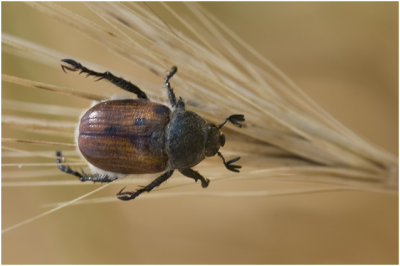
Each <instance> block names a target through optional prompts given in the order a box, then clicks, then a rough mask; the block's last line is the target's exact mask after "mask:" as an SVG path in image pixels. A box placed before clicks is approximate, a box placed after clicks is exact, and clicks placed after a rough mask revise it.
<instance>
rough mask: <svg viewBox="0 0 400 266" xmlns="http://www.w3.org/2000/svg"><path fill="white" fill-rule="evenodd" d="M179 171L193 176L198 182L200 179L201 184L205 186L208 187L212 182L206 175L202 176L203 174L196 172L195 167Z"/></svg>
mask: <svg viewBox="0 0 400 266" xmlns="http://www.w3.org/2000/svg"><path fill="white" fill-rule="evenodd" d="M179 172H181V173H182V174H183V175H184V176H187V177H190V178H193V179H194V180H195V181H196V182H197V180H200V181H201V186H202V187H204V188H206V187H208V184H209V183H210V180H209V179H207V178H204V176H202V175H201V174H199V172H196V171H195V170H193V169H190V168H186V169H182V170H179Z"/></svg>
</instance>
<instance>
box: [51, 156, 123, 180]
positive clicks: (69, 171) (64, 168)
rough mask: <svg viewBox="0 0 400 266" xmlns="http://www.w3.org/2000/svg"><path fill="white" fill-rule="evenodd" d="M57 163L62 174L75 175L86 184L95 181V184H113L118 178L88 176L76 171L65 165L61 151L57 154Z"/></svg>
mask: <svg viewBox="0 0 400 266" xmlns="http://www.w3.org/2000/svg"><path fill="white" fill-rule="evenodd" d="M56 157H57V158H56V162H57V164H58V169H60V170H61V171H62V172H64V173H67V174H71V175H74V176H76V177H78V178H79V180H80V181H82V182H85V181H93V182H100V183H107V182H112V181H114V180H115V179H117V178H116V177H111V176H108V175H98V174H95V175H88V174H86V173H85V172H83V171H82V173H81V172H78V171H74V170H72V169H71V167H69V166H68V165H64V164H63V163H64V157H63V156H62V153H61V152H60V151H57V152H56Z"/></svg>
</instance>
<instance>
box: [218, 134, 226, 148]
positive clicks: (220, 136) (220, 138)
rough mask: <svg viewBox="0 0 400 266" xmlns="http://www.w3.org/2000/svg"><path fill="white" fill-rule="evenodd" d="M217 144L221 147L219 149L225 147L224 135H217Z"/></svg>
mask: <svg viewBox="0 0 400 266" xmlns="http://www.w3.org/2000/svg"><path fill="white" fill-rule="evenodd" d="M219 144H220V145H221V147H224V145H225V135H224V133H221V134H220V135H219Z"/></svg>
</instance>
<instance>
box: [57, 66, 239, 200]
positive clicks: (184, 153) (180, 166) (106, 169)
mask: <svg viewBox="0 0 400 266" xmlns="http://www.w3.org/2000/svg"><path fill="white" fill-rule="evenodd" d="M62 62H64V63H66V65H62V66H61V67H62V69H63V71H65V72H66V70H69V71H80V73H86V74H87V75H88V76H89V75H90V76H95V77H98V78H99V79H106V80H108V81H110V82H111V83H113V84H115V85H117V86H118V87H120V88H122V89H124V90H126V91H129V92H132V93H135V94H136V95H137V97H138V99H124V100H106V101H103V102H100V103H98V104H96V105H95V106H93V107H92V108H90V109H89V110H88V111H86V113H85V114H84V115H83V116H82V117H81V120H80V123H79V134H78V135H77V146H78V148H79V151H80V152H81V154H82V156H83V157H84V158H85V159H86V160H87V161H88V163H89V165H91V166H93V167H92V168H94V169H98V170H99V171H101V172H100V173H94V174H86V173H84V172H79V171H74V170H72V169H71V168H70V167H69V166H67V165H65V164H64V157H63V156H62V153H61V152H56V156H57V163H58V168H59V169H60V170H61V171H63V172H65V173H68V174H72V175H74V176H76V177H78V178H79V179H80V180H81V181H93V182H112V181H114V180H115V179H117V178H119V177H120V176H121V175H127V174H144V173H157V172H162V171H165V173H164V174H162V175H161V176H159V177H158V178H156V179H155V180H154V181H153V182H151V183H150V184H148V185H147V186H145V187H142V188H140V189H138V190H137V191H134V192H129V191H123V189H122V190H121V191H120V192H118V193H117V197H118V198H119V199H120V200H131V199H134V198H136V197H137V196H139V195H140V194H141V193H143V192H145V191H147V192H149V191H151V190H152V189H153V188H155V187H157V186H159V185H160V184H161V183H162V182H164V181H165V180H167V179H168V178H169V177H170V176H171V175H172V174H173V172H174V170H175V169H176V170H178V171H179V172H181V173H182V174H183V175H185V176H187V177H190V178H192V179H194V180H195V181H197V180H200V181H201V185H202V187H207V186H208V184H209V182H210V181H209V180H208V179H207V178H204V177H203V176H202V175H200V174H199V173H198V172H196V171H194V170H193V169H191V167H193V166H195V165H197V164H198V163H200V162H201V161H202V160H203V159H204V158H205V157H207V156H214V155H215V154H218V156H220V157H221V158H222V161H223V163H224V165H225V167H226V168H227V169H228V170H231V171H234V172H239V170H238V169H239V168H241V166H239V165H234V164H233V163H234V162H236V161H238V160H239V159H240V157H237V158H235V159H232V160H230V161H228V162H226V161H225V159H224V157H223V156H222V154H221V153H220V152H219V149H220V147H222V146H224V144H225V136H224V134H223V133H222V132H221V131H220V129H221V128H222V127H223V126H224V125H225V123H226V122H227V121H229V122H231V123H232V124H234V125H235V126H238V127H241V126H242V124H241V123H240V122H243V121H244V115H231V116H229V117H228V118H226V119H225V121H224V122H223V123H221V124H220V125H219V126H215V125H214V124H211V123H208V122H206V121H205V120H204V119H203V118H201V117H200V116H199V115H197V114H196V113H194V112H191V111H187V110H186V109H185V104H184V102H183V100H182V99H181V98H179V100H178V101H176V97H175V94H174V92H173V90H172V88H171V86H170V83H169V80H170V78H172V76H173V75H174V74H175V73H176V72H177V70H178V69H177V68H176V67H172V68H171V71H170V72H169V73H168V74H167V76H166V78H165V85H166V87H167V90H168V97H169V100H170V103H171V107H172V109H170V108H168V107H167V106H165V105H162V104H159V103H154V102H151V101H149V100H148V98H147V95H146V94H145V93H144V92H143V91H142V90H140V89H139V88H138V87H137V86H136V85H134V84H132V83H130V82H128V81H126V80H124V79H122V78H118V77H115V76H114V75H112V74H111V73H110V72H108V71H107V72H104V73H99V72H95V71H93V70H90V69H88V68H86V67H84V66H82V65H81V64H80V63H78V62H76V61H74V60H72V59H63V60H62Z"/></svg>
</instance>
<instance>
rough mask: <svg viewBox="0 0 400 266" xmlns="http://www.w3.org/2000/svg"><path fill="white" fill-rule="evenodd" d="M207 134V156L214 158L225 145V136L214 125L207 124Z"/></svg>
mask: <svg viewBox="0 0 400 266" xmlns="http://www.w3.org/2000/svg"><path fill="white" fill-rule="evenodd" d="M206 134H207V140H206V146H205V153H206V156H214V155H215V154H217V152H218V151H219V148H220V147H223V146H224V145H225V135H224V133H222V132H221V131H220V130H219V128H218V127H216V126H215V125H213V124H207V132H206Z"/></svg>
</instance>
